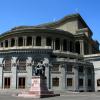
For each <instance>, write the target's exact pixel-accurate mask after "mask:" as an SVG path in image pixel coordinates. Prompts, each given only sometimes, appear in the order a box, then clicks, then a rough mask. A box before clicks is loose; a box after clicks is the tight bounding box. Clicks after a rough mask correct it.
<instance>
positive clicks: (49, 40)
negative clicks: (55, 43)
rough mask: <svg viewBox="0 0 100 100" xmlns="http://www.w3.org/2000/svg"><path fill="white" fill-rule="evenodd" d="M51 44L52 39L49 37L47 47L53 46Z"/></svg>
mask: <svg viewBox="0 0 100 100" xmlns="http://www.w3.org/2000/svg"><path fill="white" fill-rule="evenodd" d="M51 42H52V40H51V38H50V37H47V38H46V45H47V46H51Z"/></svg>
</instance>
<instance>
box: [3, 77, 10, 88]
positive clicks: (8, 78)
mask: <svg viewBox="0 0 100 100" xmlns="http://www.w3.org/2000/svg"><path fill="white" fill-rule="evenodd" d="M4 88H10V77H6V78H4Z"/></svg>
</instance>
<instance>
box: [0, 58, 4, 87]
mask: <svg viewBox="0 0 100 100" xmlns="http://www.w3.org/2000/svg"><path fill="white" fill-rule="evenodd" d="M2 61H3V58H0V89H2V88H3V64H2Z"/></svg>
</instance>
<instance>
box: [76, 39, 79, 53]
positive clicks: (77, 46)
mask: <svg viewBox="0 0 100 100" xmlns="http://www.w3.org/2000/svg"><path fill="white" fill-rule="evenodd" d="M75 52H76V53H78V54H80V42H79V41H77V42H76V43H75Z"/></svg>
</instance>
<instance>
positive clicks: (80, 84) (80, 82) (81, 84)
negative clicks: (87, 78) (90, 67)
mask: <svg viewBox="0 0 100 100" xmlns="http://www.w3.org/2000/svg"><path fill="white" fill-rule="evenodd" d="M79 86H81V87H83V79H79Z"/></svg>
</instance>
